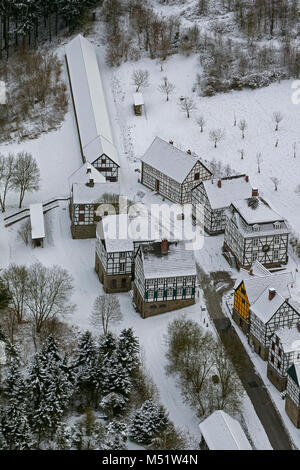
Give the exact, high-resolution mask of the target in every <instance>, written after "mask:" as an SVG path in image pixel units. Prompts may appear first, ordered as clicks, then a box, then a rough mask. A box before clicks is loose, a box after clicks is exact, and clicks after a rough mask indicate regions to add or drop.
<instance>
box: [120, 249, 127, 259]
mask: <svg viewBox="0 0 300 470" xmlns="http://www.w3.org/2000/svg"><path fill="white" fill-rule="evenodd" d="M120 258H122V259H124V258H126V253H125V251H122V252H121V253H120Z"/></svg>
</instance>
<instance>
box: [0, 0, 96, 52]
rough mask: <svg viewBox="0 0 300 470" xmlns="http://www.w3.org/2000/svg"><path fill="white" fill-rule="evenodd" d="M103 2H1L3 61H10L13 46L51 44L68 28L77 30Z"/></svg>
mask: <svg viewBox="0 0 300 470" xmlns="http://www.w3.org/2000/svg"><path fill="white" fill-rule="evenodd" d="M101 3H102V0H101V1H100V0H26V1H24V0H1V2H0V59H2V55H3V50H5V51H6V57H7V58H8V57H9V52H10V48H11V46H12V45H14V46H15V47H18V46H19V45H22V46H23V48H24V47H25V44H26V42H28V45H29V46H37V44H38V42H39V39H45V37H46V38H47V37H48V39H49V40H50V41H51V40H52V36H53V34H55V35H57V34H58V32H59V30H60V29H61V28H65V27H66V26H67V27H68V28H69V29H70V30H72V29H73V28H75V27H76V26H77V25H78V23H79V22H80V19H82V17H83V15H84V13H85V12H86V11H88V9H90V8H91V7H95V6H96V5H98V4H101Z"/></svg>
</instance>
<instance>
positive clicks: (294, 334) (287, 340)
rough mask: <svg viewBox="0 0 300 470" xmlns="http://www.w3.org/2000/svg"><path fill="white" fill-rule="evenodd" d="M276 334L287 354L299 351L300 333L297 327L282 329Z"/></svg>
mask: <svg viewBox="0 0 300 470" xmlns="http://www.w3.org/2000/svg"><path fill="white" fill-rule="evenodd" d="M274 334H275V335H277V336H278V338H279V339H280V342H281V344H282V348H283V351H284V352H285V353H289V352H292V351H299V347H300V332H299V330H298V327H297V326H294V327H293V328H280V329H279V330H276V331H275V333H274Z"/></svg>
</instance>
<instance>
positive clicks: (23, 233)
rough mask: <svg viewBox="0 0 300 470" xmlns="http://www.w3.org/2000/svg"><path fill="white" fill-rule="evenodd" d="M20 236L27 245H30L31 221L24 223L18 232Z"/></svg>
mask: <svg viewBox="0 0 300 470" xmlns="http://www.w3.org/2000/svg"><path fill="white" fill-rule="evenodd" d="M18 236H19V238H21V240H23V242H24V243H25V245H28V243H29V241H30V238H31V223H30V220H27V221H26V222H24V223H23V224H22V225H21V227H20V228H19V230H18Z"/></svg>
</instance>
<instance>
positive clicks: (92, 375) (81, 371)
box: [72, 331, 98, 405]
mask: <svg viewBox="0 0 300 470" xmlns="http://www.w3.org/2000/svg"><path fill="white" fill-rule="evenodd" d="M72 368H73V370H74V373H75V377H76V386H77V391H78V393H79V395H80V398H81V401H82V402H83V403H84V404H85V405H90V404H91V403H93V402H94V401H95V393H96V388H97V374H98V368H97V351H96V346H95V343H94V340H93V338H92V335H91V333H90V332H89V331H86V332H85V333H83V334H82V335H81V337H80V341H79V345H78V348H77V351H76V353H75V360H74V362H73V364H72Z"/></svg>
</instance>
